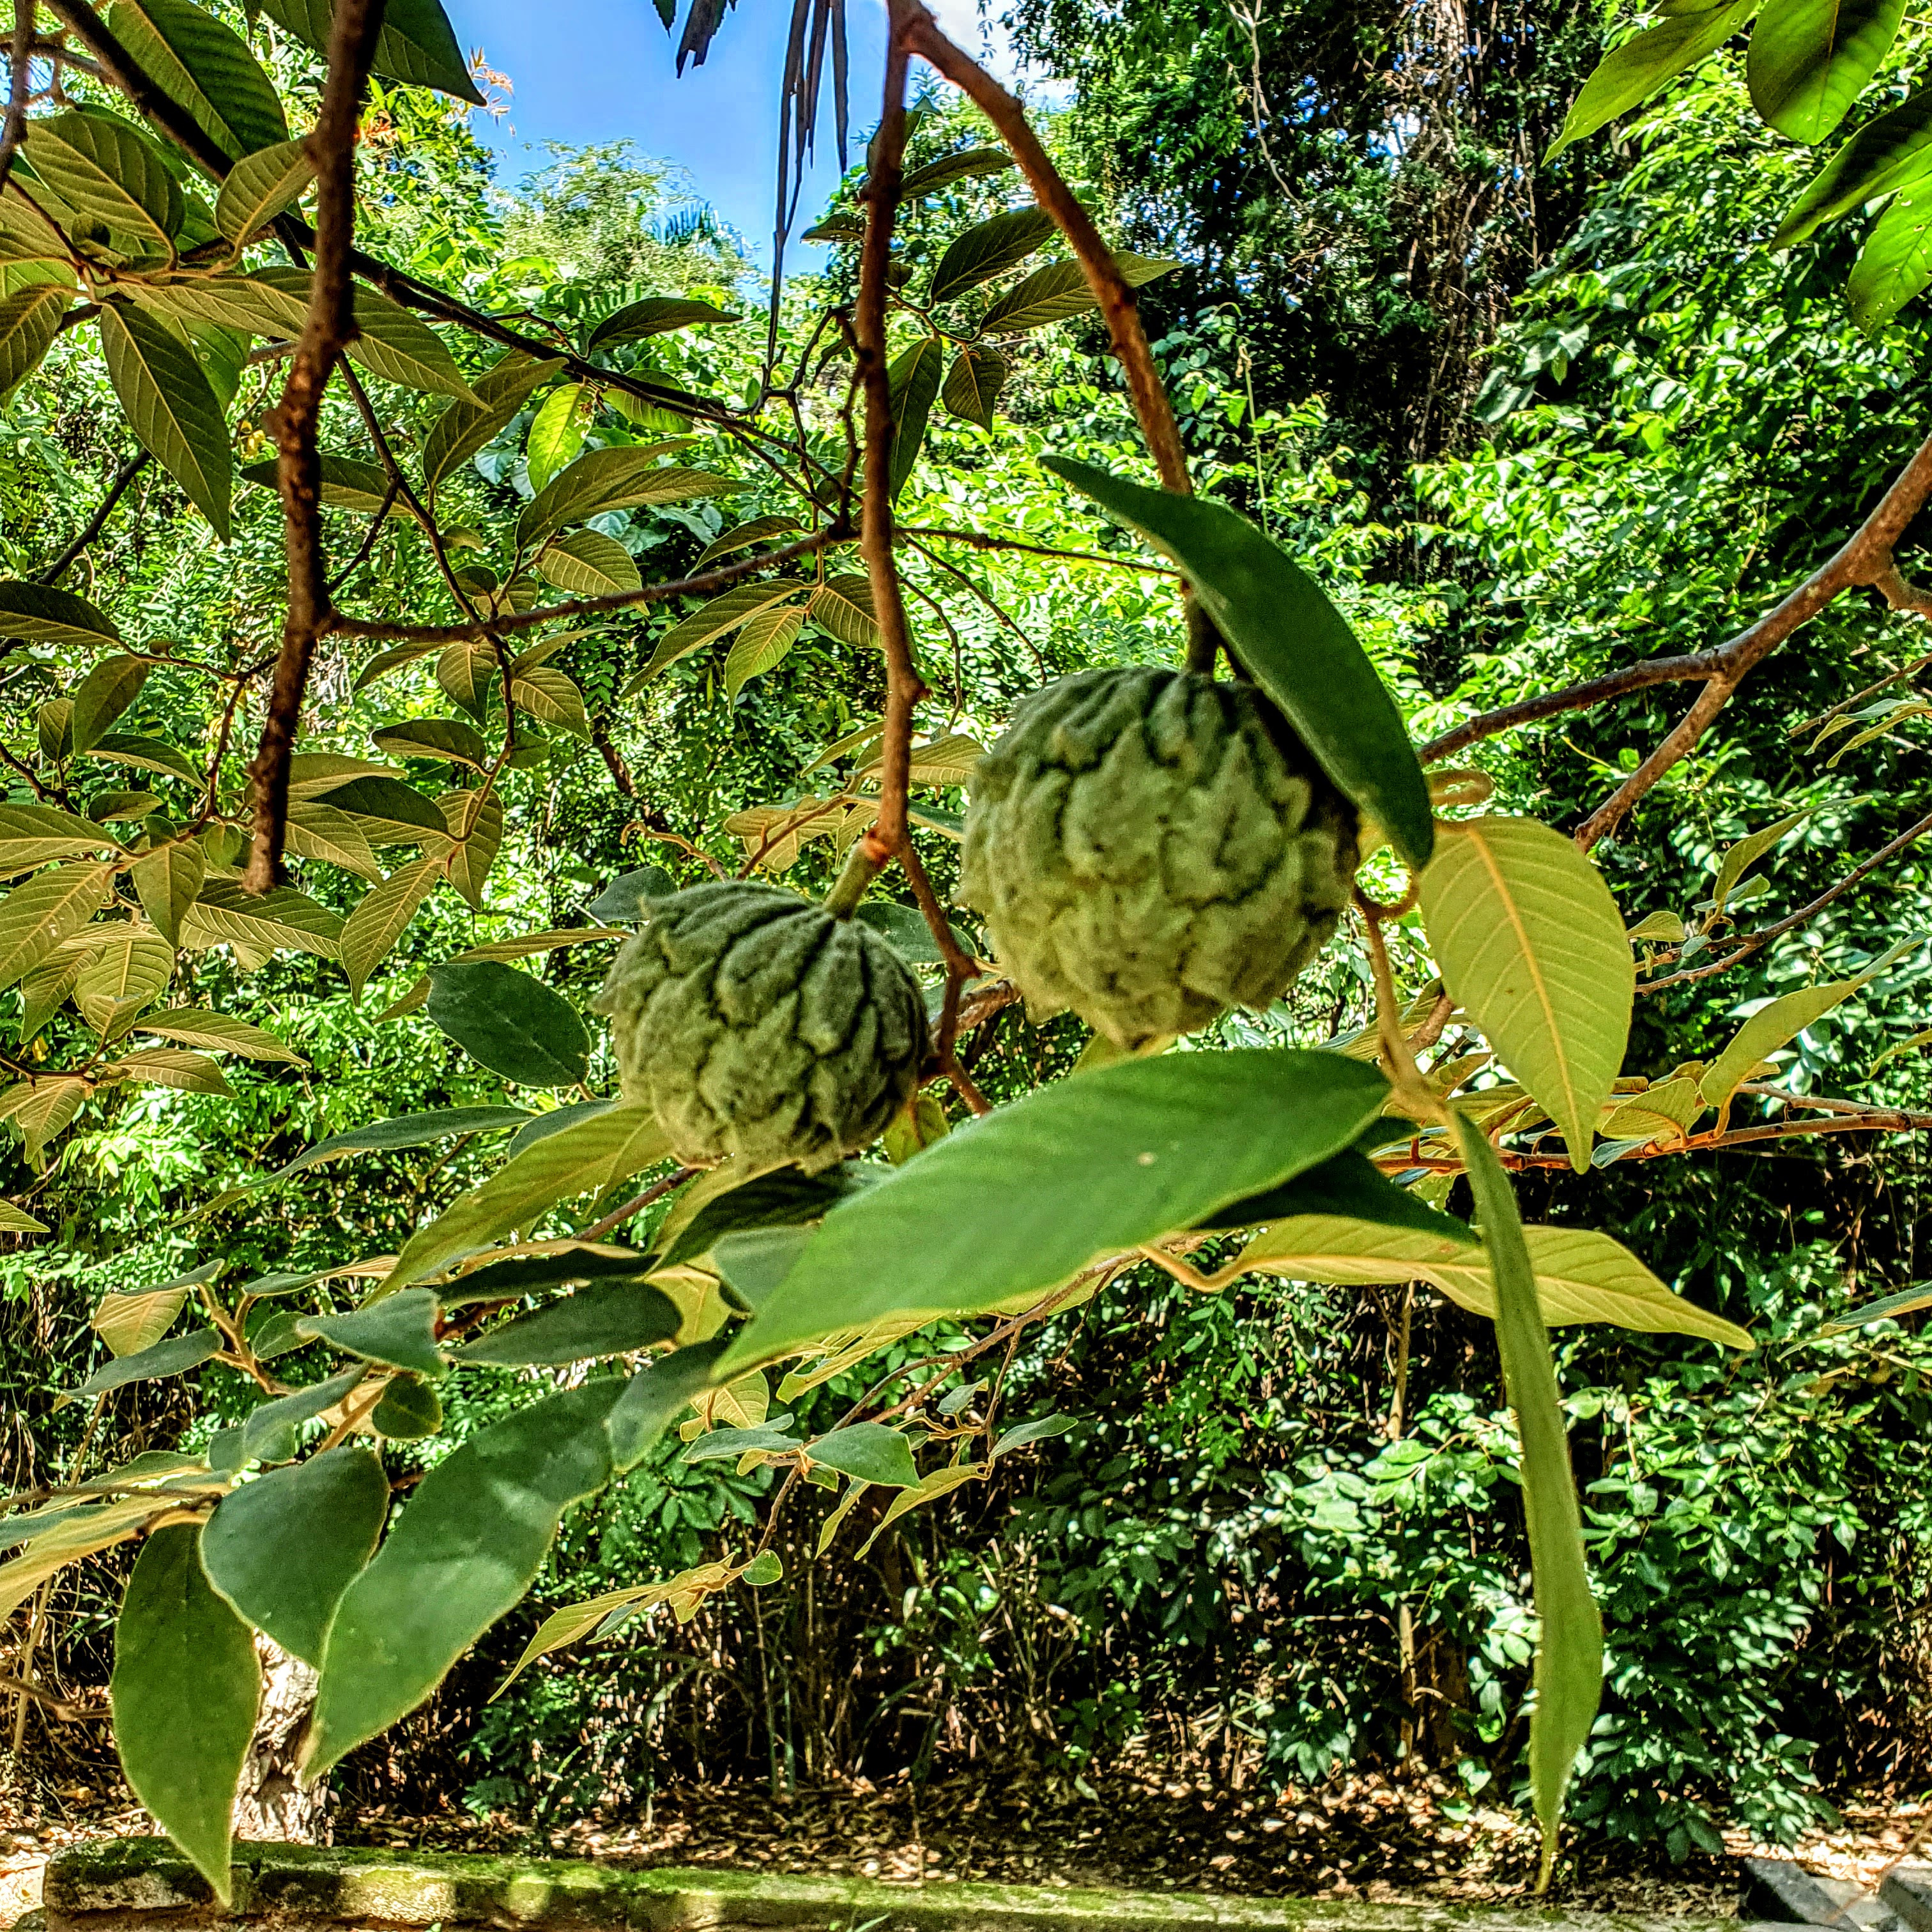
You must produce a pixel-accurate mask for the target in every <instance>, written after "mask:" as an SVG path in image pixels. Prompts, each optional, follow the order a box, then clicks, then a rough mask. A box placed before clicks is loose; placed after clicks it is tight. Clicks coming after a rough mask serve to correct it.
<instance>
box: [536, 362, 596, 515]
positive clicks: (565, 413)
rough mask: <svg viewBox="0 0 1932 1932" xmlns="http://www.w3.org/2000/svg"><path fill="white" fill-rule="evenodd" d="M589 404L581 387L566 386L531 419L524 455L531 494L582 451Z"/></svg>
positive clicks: (552, 396) (546, 399)
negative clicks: (527, 467)
mask: <svg viewBox="0 0 1932 1932" xmlns="http://www.w3.org/2000/svg"><path fill="white" fill-rule="evenodd" d="M588 407H589V392H588V391H587V390H586V388H585V386H583V383H563V384H562V385H561V386H559V387H558V388H556V389H553V390H551V392H550V394H549V395H547V396H546V397H544V399H543V401H542V403H541V405H540V406H539V407H538V410H537V413H536V414H535V416H532V418H531V419H530V427H529V434H528V436H527V438H526V441H525V443H524V446H523V452H524V457H525V460H526V462H527V463H528V464H529V476H530V487H531V488H532V490H541V488H542V487H544V484H546V483H547V482H548V481H550V478H552V477H553V476H554V475H556V473H557V472H558V471H559V469H562V467H563V466H564V465H565V463H568V462H570V461H571V460H572V459H573V458H574V457H575V456H576V455H577V452H579V451H580V450H581V449H583V433H584V430H585V428H586V414H587V411H588Z"/></svg>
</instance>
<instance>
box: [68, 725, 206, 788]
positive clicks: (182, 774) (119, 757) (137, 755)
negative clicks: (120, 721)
mask: <svg viewBox="0 0 1932 1932" xmlns="http://www.w3.org/2000/svg"><path fill="white" fill-rule="evenodd" d="M86 756H87V757H91V758H105V759H107V760H108V761H109V762H110V763H113V764H117V765H132V766H133V767H134V768H135V769H136V770H137V771H143V772H157V773H158V774H159V775H160V776H162V777H163V778H179V779H180V780H181V781H182V782H183V783H184V784H190V785H195V786H197V787H198V786H199V785H200V784H202V781H203V773H202V772H201V770H200V769H199V767H198V766H196V764H195V763H194V761H193V760H192V759H191V758H190V757H188V755H187V753H186V752H184V751H180V750H178V749H177V748H175V746H174V745H170V744H169V742H167V740H166V739H164V738H151V737H149V736H147V735H146V734H145V733H143V732H139V731H104V732H102V733H101V736H99V737H98V738H97V739H95V741H94V742H93V743H92V745H89V747H88V748H87V751H86Z"/></svg>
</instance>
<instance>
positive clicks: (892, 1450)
mask: <svg viewBox="0 0 1932 1932" xmlns="http://www.w3.org/2000/svg"><path fill="white" fill-rule="evenodd" d="M805 1454H807V1455H808V1456H809V1457H811V1460H813V1461H814V1463H820V1464H822V1465H823V1466H824V1467H825V1468H826V1469H836V1470H838V1472H840V1473H841V1475H847V1476H850V1478H852V1480H853V1481H854V1482H855V1483H880V1484H884V1485H885V1486H886V1487H887V1488H888V1489H894V1490H916V1489H917V1488H918V1487H919V1472H918V1470H917V1469H915V1468H914V1467H913V1460H912V1451H911V1448H910V1447H909V1446H908V1445H907V1442H906V1439H905V1438H904V1436H902V1435H901V1434H900V1433H899V1432H898V1430H896V1429H889V1428H888V1427H886V1425H885V1424H883V1422H853V1423H850V1424H847V1426H846V1427H844V1428H843V1429H835V1430H832V1433H830V1434H829V1436H819V1437H818V1438H817V1439H816V1440H815V1441H813V1442H808V1443H807V1444H806V1445H805Z"/></svg>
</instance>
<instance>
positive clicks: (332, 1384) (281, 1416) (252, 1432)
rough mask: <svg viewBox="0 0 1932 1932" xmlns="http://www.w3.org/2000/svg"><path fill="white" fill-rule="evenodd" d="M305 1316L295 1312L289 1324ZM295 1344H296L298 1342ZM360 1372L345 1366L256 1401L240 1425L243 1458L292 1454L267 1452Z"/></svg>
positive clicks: (298, 1324)
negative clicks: (287, 1391) (269, 1399)
mask: <svg viewBox="0 0 1932 1932" xmlns="http://www.w3.org/2000/svg"><path fill="white" fill-rule="evenodd" d="M307 1320H308V1317H307V1316H297V1317H296V1320H295V1322H293V1328H296V1329H297V1330H299V1329H300V1328H302V1324H303V1323H304V1322H306V1321H307ZM296 1346H298V1347H299V1346H301V1343H300V1342H299V1341H298V1342H297V1343H296ZM362 1373H363V1372H362V1370H360V1369H349V1370H345V1371H344V1373H342V1374H341V1375H339V1376H330V1377H329V1379H328V1381H326V1382H311V1384H310V1385H308V1388H299V1389H297V1390H296V1391H294V1393H293V1394H290V1395H284V1396H278V1397H276V1398H275V1400H274V1401H272V1402H264V1403H257V1406H255V1407H254V1408H253V1409H251V1410H250V1411H249V1412H248V1420H247V1421H245V1422H244V1423H243V1424H242V1432H243V1433H242V1454H243V1457H244V1460H246V1461H248V1462H251V1463H257V1462H279V1461H285V1460H287V1455H292V1454H294V1451H293V1449H292V1448H291V1449H290V1450H289V1451H287V1455H282V1456H275V1455H271V1454H269V1451H270V1450H271V1449H272V1448H277V1447H279V1446H280V1445H283V1444H284V1443H285V1442H287V1441H288V1440H289V1439H290V1436H291V1435H292V1433H293V1431H294V1430H298V1429H299V1428H300V1427H302V1424H304V1423H305V1422H313V1421H314V1420H315V1418H317V1416H318V1415H321V1414H322V1413H323V1411H324V1410H325V1409H333V1408H334V1407H335V1405H336V1404H337V1403H339V1402H341V1400H343V1399H344V1397H346V1396H347V1395H348V1394H350V1391H352V1390H353V1389H354V1388H355V1387H356V1384H357V1383H358V1382H361V1381H362Z"/></svg>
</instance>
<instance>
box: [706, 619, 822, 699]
mask: <svg viewBox="0 0 1932 1932" xmlns="http://www.w3.org/2000/svg"><path fill="white" fill-rule="evenodd" d="M803 628H805V612H804V610H802V608H801V607H799V605H797V604H780V605H778V606H777V607H775V608H768V609H766V610H760V611H758V612H757V613H756V614H755V615H754V616H750V617H748V618H746V619H745V623H744V627H743V628H742V629H741V630H740V631H739V633H738V635H737V637H736V640H734V641H733V644H732V646H731V648H730V651H729V652H727V655H726V656H725V659H724V695H725V696H726V697H727V698H735V697H736V696H737V695H738V694H739V691H742V690H743V689H744V688H745V685H748V684H749V683H750V682H751V680H752V679H753V678H754V677H762V676H763V675H764V673H766V671H768V670H773V669H775V667H777V666H778V665H779V664H782V663H784V661H785V659H786V658H787V657H788V656H789V655H790V653H791V647H792V646H793V644H794V643H796V642H797V641H798V634H799V631H802V629H803Z"/></svg>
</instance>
